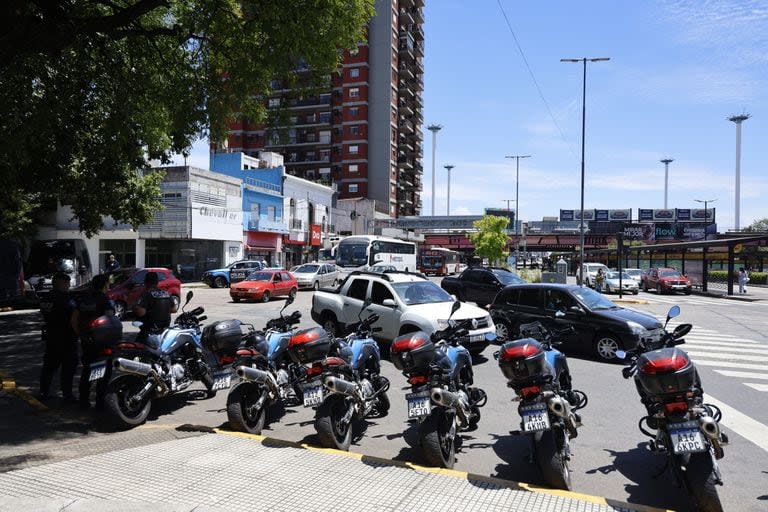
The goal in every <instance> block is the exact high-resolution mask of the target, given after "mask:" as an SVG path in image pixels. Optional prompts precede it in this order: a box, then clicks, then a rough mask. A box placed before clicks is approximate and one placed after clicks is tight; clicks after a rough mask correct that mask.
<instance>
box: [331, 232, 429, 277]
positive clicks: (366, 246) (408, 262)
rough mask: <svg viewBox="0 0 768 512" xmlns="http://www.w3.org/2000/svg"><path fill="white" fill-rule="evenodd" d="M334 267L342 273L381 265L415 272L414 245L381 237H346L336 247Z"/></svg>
mask: <svg viewBox="0 0 768 512" xmlns="http://www.w3.org/2000/svg"><path fill="white" fill-rule="evenodd" d="M335 249H336V251H335V256H336V266H337V267H338V268H339V270H341V271H342V272H351V271H353V270H365V269H366V268H367V267H370V266H373V265H376V264H382V265H392V266H393V267H395V268H396V269H397V270H405V271H406V272H416V270H417V269H418V267H417V264H416V244H415V243H414V242H405V241H403V240H397V239H395V238H386V237H382V236H370V235H359V236H357V235H356V236H348V237H347V238H345V239H343V240H342V241H340V242H339V245H337V246H336V248H335Z"/></svg>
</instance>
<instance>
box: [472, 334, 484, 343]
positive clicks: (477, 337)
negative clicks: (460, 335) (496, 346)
mask: <svg viewBox="0 0 768 512" xmlns="http://www.w3.org/2000/svg"><path fill="white" fill-rule="evenodd" d="M484 339H485V334H473V335H472V336H470V337H469V342H470V343H473V342H475V341H483V340H484Z"/></svg>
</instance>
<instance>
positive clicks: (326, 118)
mask: <svg viewBox="0 0 768 512" xmlns="http://www.w3.org/2000/svg"><path fill="white" fill-rule="evenodd" d="M318 119H320V122H321V123H329V122H330V121H331V113H330V112H320V115H319V117H318Z"/></svg>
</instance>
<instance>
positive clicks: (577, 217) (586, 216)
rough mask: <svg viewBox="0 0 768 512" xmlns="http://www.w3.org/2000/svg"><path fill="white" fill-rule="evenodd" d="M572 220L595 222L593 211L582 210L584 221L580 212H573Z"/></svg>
mask: <svg viewBox="0 0 768 512" xmlns="http://www.w3.org/2000/svg"><path fill="white" fill-rule="evenodd" d="M573 220H595V210H584V219H582V218H581V210H573Z"/></svg>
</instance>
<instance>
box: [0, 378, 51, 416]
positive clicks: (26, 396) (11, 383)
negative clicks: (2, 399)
mask: <svg viewBox="0 0 768 512" xmlns="http://www.w3.org/2000/svg"><path fill="white" fill-rule="evenodd" d="M0 381H2V388H1V389H2V390H3V391H5V392H7V393H11V394H13V395H16V396H17V397H19V398H21V399H22V400H24V401H25V402H27V403H28V404H29V405H30V406H32V407H33V408H34V409H35V410H37V411H40V412H47V411H49V410H50V409H49V408H48V406H47V405H45V404H44V403H42V402H41V401H40V400H38V399H37V398H35V397H34V396H32V395H31V394H30V393H28V392H27V391H25V390H23V389H21V388H19V387H17V386H16V381H15V380H14V378H13V377H12V376H11V375H10V374H9V373H7V372H4V371H0Z"/></svg>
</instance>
